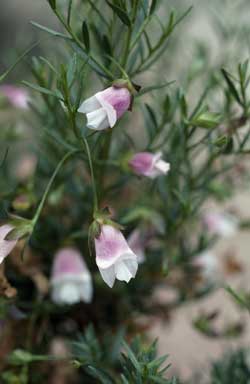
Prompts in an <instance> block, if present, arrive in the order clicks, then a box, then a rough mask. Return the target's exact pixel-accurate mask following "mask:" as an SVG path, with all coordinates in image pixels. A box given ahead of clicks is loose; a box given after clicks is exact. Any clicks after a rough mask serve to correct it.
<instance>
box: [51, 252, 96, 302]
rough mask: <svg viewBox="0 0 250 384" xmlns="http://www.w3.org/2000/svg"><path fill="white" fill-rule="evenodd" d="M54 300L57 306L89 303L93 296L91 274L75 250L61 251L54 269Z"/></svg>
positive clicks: (57, 254)
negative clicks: (82, 302)
mask: <svg viewBox="0 0 250 384" xmlns="http://www.w3.org/2000/svg"><path fill="white" fill-rule="evenodd" d="M51 285H52V300H53V301H54V302H55V303H57V304H75V303H78V302H79V301H81V300H82V301H84V302H86V303H89V302H90V301H91V300H92V296H93V287H92V279H91V275H90V272H89V270H88V268H87V266H86V264H85V262H84V260H83V259H82V257H81V254H80V253H79V252H78V251H77V250H76V249H74V248H63V249H60V250H59V251H58V252H57V253H56V255H55V258H54V263H53V268H52V277H51Z"/></svg>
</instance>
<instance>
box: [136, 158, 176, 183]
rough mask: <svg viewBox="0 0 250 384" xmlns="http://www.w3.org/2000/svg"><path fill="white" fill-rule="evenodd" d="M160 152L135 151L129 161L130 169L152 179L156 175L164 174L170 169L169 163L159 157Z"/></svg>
mask: <svg viewBox="0 0 250 384" xmlns="http://www.w3.org/2000/svg"><path fill="white" fill-rule="evenodd" d="M161 157H162V153H161V152H158V153H156V154H153V153H150V152H139V153H136V154H135V155H134V156H133V157H132V158H131V159H130V161H129V165H130V167H131V168H132V170H133V171H134V172H135V173H136V174H138V175H143V176H147V177H150V178H151V179H154V178H155V177H157V176H160V175H165V174H167V172H168V171H169V169H170V165H169V163H167V162H166V161H164V160H162V159H161Z"/></svg>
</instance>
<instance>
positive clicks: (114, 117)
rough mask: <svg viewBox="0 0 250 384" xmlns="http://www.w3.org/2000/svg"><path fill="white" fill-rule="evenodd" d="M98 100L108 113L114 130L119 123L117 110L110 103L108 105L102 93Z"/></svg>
mask: <svg viewBox="0 0 250 384" xmlns="http://www.w3.org/2000/svg"><path fill="white" fill-rule="evenodd" d="M96 98H97V99H98V101H99V103H100V104H101V106H102V107H103V108H104V109H105V111H106V113H107V117H108V121H109V126H110V128H113V126H114V125H115V123H116V121H117V113H116V110H115V108H114V107H113V106H112V105H111V104H110V103H108V102H107V101H105V100H104V98H103V97H102V94H101V92H99V93H97V94H96Z"/></svg>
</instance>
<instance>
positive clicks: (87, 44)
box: [82, 21, 90, 52]
mask: <svg viewBox="0 0 250 384" xmlns="http://www.w3.org/2000/svg"><path fill="white" fill-rule="evenodd" d="M82 38H83V42H84V45H85V47H86V51H87V52H89V49H90V38H89V29H88V25H87V22H86V21H83V23H82Z"/></svg>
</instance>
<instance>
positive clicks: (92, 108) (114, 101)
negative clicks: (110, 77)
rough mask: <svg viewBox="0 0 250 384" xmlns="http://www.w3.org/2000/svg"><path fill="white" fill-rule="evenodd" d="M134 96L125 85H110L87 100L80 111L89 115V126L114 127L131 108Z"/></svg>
mask: <svg viewBox="0 0 250 384" xmlns="http://www.w3.org/2000/svg"><path fill="white" fill-rule="evenodd" d="M131 101H132V96H131V93H130V92H129V90H128V89H127V88H125V87H122V88H120V87H119V88H118V87H115V86H113V87H109V88H107V89H105V90H104V91H101V92H97V93H96V94H95V95H94V96H92V97H90V98H89V99H87V100H85V101H84V102H83V103H82V104H81V106H80V107H79V109H78V112H80V113H85V114H86V116H87V127H88V128H90V129H94V130H96V131H102V130H103V129H107V128H109V127H110V128H113V127H114V125H115V123H116V122H117V120H118V119H119V118H120V117H121V116H122V115H123V114H124V113H125V112H126V111H127V110H128V109H129V107H130V105H131Z"/></svg>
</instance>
